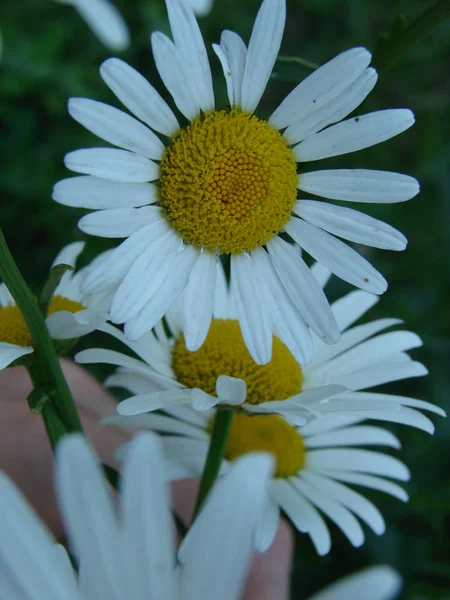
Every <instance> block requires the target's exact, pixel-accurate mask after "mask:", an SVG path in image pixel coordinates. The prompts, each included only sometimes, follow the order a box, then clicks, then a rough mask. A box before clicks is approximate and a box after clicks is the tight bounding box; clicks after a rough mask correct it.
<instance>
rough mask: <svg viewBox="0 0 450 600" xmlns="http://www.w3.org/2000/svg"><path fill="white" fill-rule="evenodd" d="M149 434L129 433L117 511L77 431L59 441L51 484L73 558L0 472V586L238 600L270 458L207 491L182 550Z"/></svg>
mask: <svg viewBox="0 0 450 600" xmlns="http://www.w3.org/2000/svg"><path fill="white" fill-rule="evenodd" d="M161 463H162V457H161V451H160V449H159V447H158V443H157V440H156V439H155V438H154V436H151V435H148V434H146V435H143V436H140V437H139V438H137V439H136V440H135V441H133V443H132V445H131V448H130V453H129V457H128V460H127V464H126V466H125V469H124V473H123V477H122V482H121V494H120V499H119V507H118V510H116V509H115V506H114V505H113V502H112V497H111V494H110V491H109V489H108V486H107V484H106V482H105V480H104V477H103V473H102V471H101V468H100V465H99V463H98V460H97V458H96V457H95V456H94V454H93V453H92V451H91V450H90V448H89V446H88V445H87V443H86V442H85V441H84V440H83V439H82V438H81V436H69V437H66V438H65V439H64V440H63V441H62V442H61V444H60V446H59V448H58V468H57V491H58V493H59V498H60V504H61V510H62V514H63V517H64V522H65V524H66V531H67V535H68V538H69V542H70V546H71V550H72V552H73V555H74V557H75V559H76V561H77V563H78V566H79V576H78V578H77V579H76V577H75V575H74V572H73V570H72V567H71V564H70V560H69V558H68V556H67V554H66V553H65V551H64V549H63V548H62V547H61V546H55V545H54V541H53V539H52V537H51V535H50V533H49V532H48V531H47V529H46V528H45V527H44V525H43V524H42V523H41V522H40V521H39V519H38V518H37V517H36V515H35V514H34V513H33V511H32V510H31V508H30V506H29V505H28V504H27V502H26V501H25V499H24V498H23V496H22V495H21V494H20V492H19V491H18V490H17V489H16V488H15V487H14V485H13V484H12V483H11V482H10V481H9V480H8V478H7V477H6V476H5V475H3V474H1V473H0V492H1V493H0V507H1V508H0V532H1V535H0V559H1V560H0V594H1V597H2V598H20V599H21V600H36V598H39V600H44V599H45V600H62V599H64V600H82V599H83V600H91V599H92V600H94V599H95V600H98V599H100V598H102V599H106V598H108V599H111V600H123V599H124V598H127V599H129V600H147V599H148V598H157V599H161V600H162V599H164V600H210V599H211V598H214V599H215V600H237V599H238V598H239V592H240V590H241V587H242V584H243V581H244V578H245V575H246V571H247V567H248V561H249V558H250V554H251V535H252V527H254V524H255V522H256V519H257V517H258V515H259V514H260V513H261V510H262V508H261V504H262V501H263V499H264V498H265V497H266V496H267V486H268V478H269V472H270V470H271V469H270V467H271V461H270V460H269V458H268V457H266V456H252V457H247V458H246V459H245V460H244V461H241V462H240V463H239V464H237V465H236V468H235V469H233V471H232V472H231V473H230V476H228V477H227V478H224V479H223V480H222V481H221V482H220V483H219V485H218V486H217V487H216V488H215V489H214V490H213V491H212V494H211V496H210V498H209V499H208V502H207V503H206V506H205V508H204V509H203V510H202V512H201V513H200V515H199V517H198V519H197V521H196V523H195V525H194V526H193V527H192V529H191V530H190V532H189V533H188V535H187V537H186V538H185V539H184V541H183V544H182V546H181V548H180V551H179V556H178V559H179V562H180V566H177V565H176V555H175V540H174V531H173V526H172V522H171V516H170V510H169V499H168V494H167V490H166V488H165V485H164V473H163V470H162V466H161Z"/></svg>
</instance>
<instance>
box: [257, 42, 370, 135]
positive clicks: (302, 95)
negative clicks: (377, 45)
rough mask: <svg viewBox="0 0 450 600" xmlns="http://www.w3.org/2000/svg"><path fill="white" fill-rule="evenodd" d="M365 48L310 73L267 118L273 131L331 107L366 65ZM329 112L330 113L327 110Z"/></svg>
mask: <svg viewBox="0 0 450 600" xmlns="http://www.w3.org/2000/svg"><path fill="white" fill-rule="evenodd" d="M370 59H371V55H370V53H369V52H368V51H367V50H366V49H365V48H351V49H350V50H346V51H345V52H342V53H341V54H339V55H338V56H336V57H335V58H333V59H332V60H330V61H328V62H327V63H325V64H324V65H322V66H321V67H319V68H318V69H317V70H316V71H314V73H311V75H309V77H307V78H306V79H305V80H304V81H302V82H300V83H299V84H298V85H297V87H296V88H294V90H293V91H292V92H291V93H290V94H289V95H288V96H286V98H285V99H284V100H283V102H282V103H281V104H280V106H279V107H278V108H277V109H276V111H275V112H274V113H273V115H272V116H271V117H270V119H269V123H270V124H271V125H273V126H274V127H276V128H277V129H283V128H284V127H286V126H288V125H292V124H294V123H296V122H300V123H301V122H302V121H303V120H308V119H310V118H311V117H312V116H313V115H314V114H315V113H316V111H318V110H320V109H322V107H324V106H326V105H331V104H332V103H333V102H335V101H336V99H337V98H338V97H339V95H340V94H341V93H342V92H343V91H344V90H345V89H346V88H348V87H349V86H350V85H351V84H352V83H353V82H354V81H355V80H356V79H358V77H360V75H361V73H363V71H364V69H365V68H366V67H367V66H368V64H369V63H370ZM330 112H331V111H330Z"/></svg>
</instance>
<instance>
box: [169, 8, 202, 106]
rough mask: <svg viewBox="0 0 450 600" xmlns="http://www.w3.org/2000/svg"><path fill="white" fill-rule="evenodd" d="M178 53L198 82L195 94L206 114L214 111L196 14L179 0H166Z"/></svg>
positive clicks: (196, 82)
mask: <svg viewBox="0 0 450 600" xmlns="http://www.w3.org/2000/svg"><path fill="white" fill-rule="evenodd" d="M166 6H167V12H168V15H169V22H170V28H171V30H172V36H173V40H174V42H175V47H176V49H177V51H178V52H179V53H180V54H181V56H183V57H184V60H185V61H186V66H187V69H188V72H189V73H190V74H191V77H192V80H193V81H194V82H195V87H194V92H195V96H196V100H197V103H198V106H199V107H200V108H201V109H202V110H203V112H208V111H211V110H214V91H213V85H212V77H211V69H210V66H209V61H208V55H207V53H206V47H205V42H204V41H203V37H202V34H201V31H200V28H199V26H198V23H197V20H196V18H195V17H194V13H193V11H192V10H191V9H190V8H188V7H187V6H186V5H185V4H184V3H182V2H180V1H179V0H166Z"/></svg>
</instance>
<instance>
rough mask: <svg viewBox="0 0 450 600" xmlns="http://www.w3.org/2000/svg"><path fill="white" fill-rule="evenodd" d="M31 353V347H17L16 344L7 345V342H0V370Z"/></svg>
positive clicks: (32, 349) (32, 350)
mask: <svg viewBox="0 0 450 600" xmlns="http://www.w3.org/2000/svg"><path fill="white" fill-rule="evenodd" d="M32 352H34V348H33V347H32V346H17V345H16V344H8V342H0V369H4V368H5V367H8V366H9V365H10V364H11V363H12V362H14V361H15V360H16V358H20V357H21V356H25V355H26V354H31V353H32Z"/></svg>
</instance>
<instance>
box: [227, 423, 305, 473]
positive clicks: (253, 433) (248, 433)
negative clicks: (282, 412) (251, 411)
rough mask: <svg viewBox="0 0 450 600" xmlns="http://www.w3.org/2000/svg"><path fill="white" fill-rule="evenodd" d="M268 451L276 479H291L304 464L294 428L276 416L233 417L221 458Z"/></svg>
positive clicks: (234, 457) (302, 453) (302, 447)
mask: <svg viewBox="0 0 450 600" xmlns="http://www.w3.org/2000/svg"><path fill="white" fill-rule="evenodd" d="M258 451H260V452H270V453H271V454H273V455H274V456H275V458H276V472H275V475H276V477H292V476H293V475H295V474H296V473H297V472H298V471H301V470H302V469H303V467H304V464H305V456H306V450H305V444H304V442H303V438H302V436H301V435H300V434H299V433H298V431H297V429H296V428H295V427H293V426H292V425H291V424H290V423H288V422H287V421H286V420H285V419H283V418H282V417H280V416H278V415H259V416H255V417H249V416H247V415H240V414H238V415H235V416H234V418H233V423H232V425H231V430H230V435H229V437H228V442H227V447H226V450H225V458H227V459H228V460H230V461H233V460H235V459H236V458H238V457H239V456H242V454H246V453H248V452H258Z"/></svg>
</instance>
